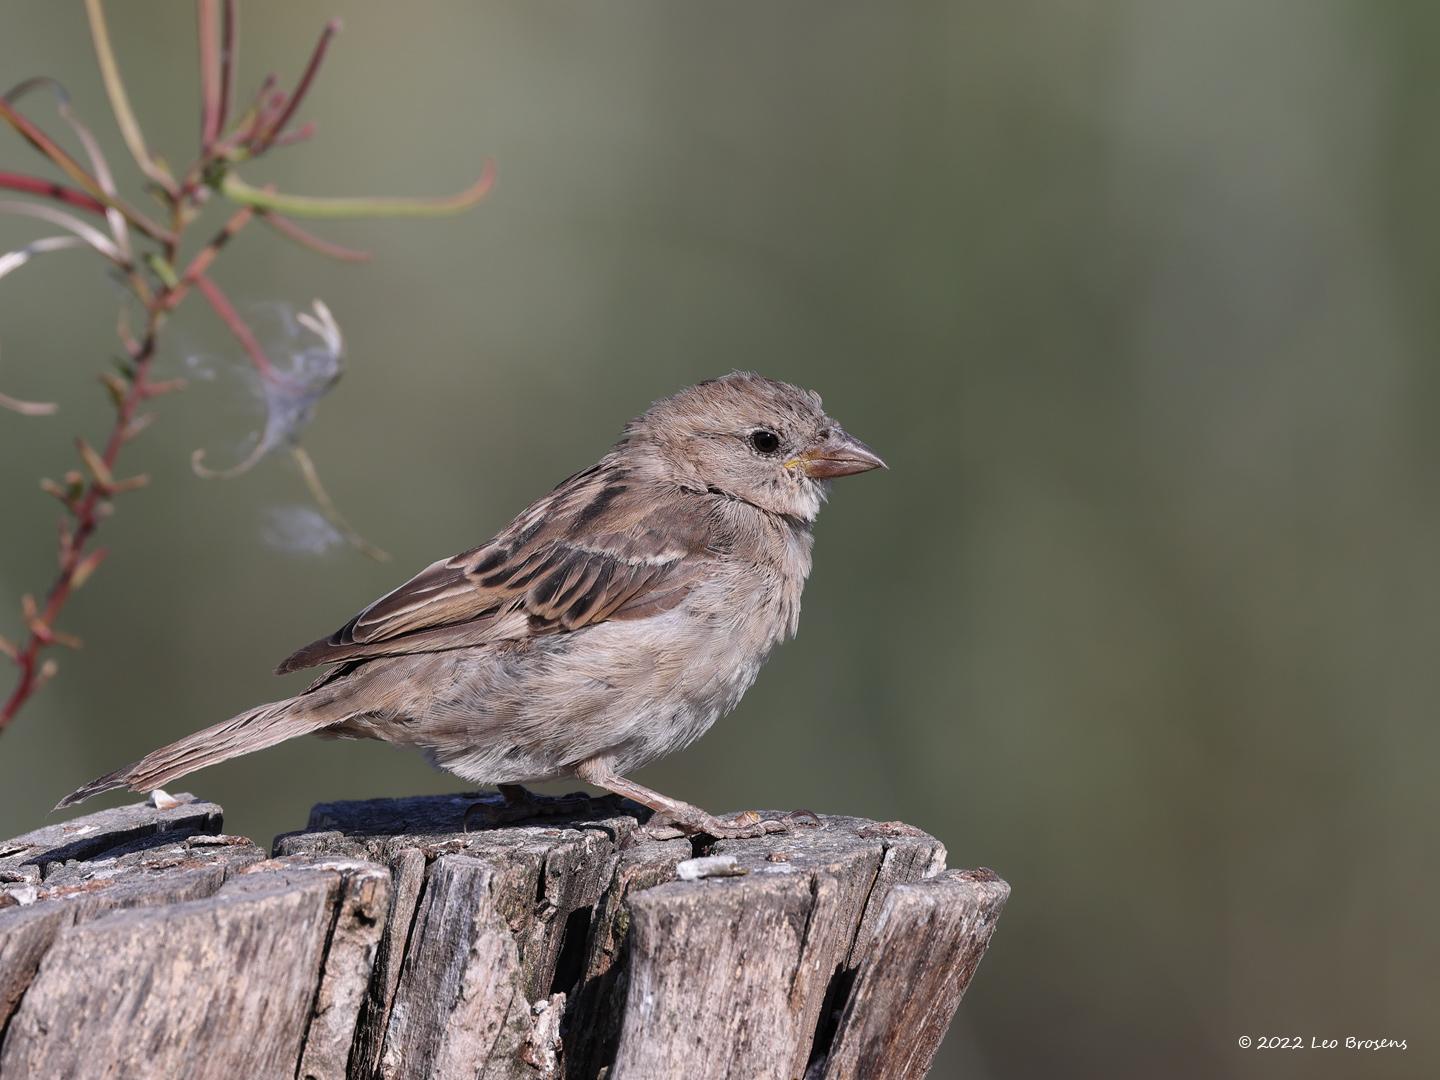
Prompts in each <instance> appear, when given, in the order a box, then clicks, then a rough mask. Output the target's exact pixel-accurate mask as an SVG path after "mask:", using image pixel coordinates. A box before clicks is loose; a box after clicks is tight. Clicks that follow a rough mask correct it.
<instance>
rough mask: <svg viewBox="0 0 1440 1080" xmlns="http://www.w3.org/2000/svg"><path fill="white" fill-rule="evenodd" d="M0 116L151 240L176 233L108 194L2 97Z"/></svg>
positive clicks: (166, 238) (162, 239)
mask: <svg viewBox="0 0 1440 1080" xmlns="http://www.w3.org/2000/svg"><path fill="white" fill-rule="evenodd" d="M0 118H3V119H4V120H5V121H6V122H7V123H9V124H10V126H11V127H13V128H14V129H15V130H16V131H18V132H19V133H20V134H21V136H23V137H24V139H25V141H26V142H28V143H29V144H30V145H31V146H33V147H34V148H35V149H36V150H38V151H40V153H42V154H44V155H45V156H46V157H47V158H49V159H50V160H51V161H52V162H54V163H55V165H56V166H57V167H58V168H59V169H60V171H61V172H63V173H64V174H65V175H66V176H68V177H70V179H71V180H74V181H75V183H77V184H79V185H80V186H81V187H82V188H84V189H85V191H86V192H87V193H88V194H89V195H90V196H91V197H92V198H94V199H95V200H97V201H98V202H100V203H103V204H104V205H105V206H110V207H113V208H114V209H116V210H119V211H120V213H122V214H124V215H125V220H126V221H128V222H129V223H130V224H131V225H133V226H134V227H135V228H137V229H139V230H140V231H141V232H142V233H144V234H145V235H146V236H148V237H150V238H151V239H152V240H155V241H158V242H159V243H162V244H168V243H171V242H173V241H174V239H175V234H174V233H173V232H171V231H170V230H168V229H165V228H162V227H161V226H159V225H157V224H156V223H155V222H153V221H151V220H150V219H149V218H147V217H146V216H145V215H144V214H142V213H140V211H138V210H136V209H135V208H134V207H132V206H129V205H127V204H126V203H124V202H122V201H121V200H119V199H114V198H111V197H110V196H109V195H106V194H105V190H104V189H103V188H102V187H101V186H100V182H99V181H98V180H96V179H95V178H94V177H93V176H91V175H90V174H89V173H88V172H87V171H86V170H85V167H84V166H83V165H81V164H80V163H79V162H78V161H76V160H75V159H74V158H73V157H71V156H70V155H69V154H68V153H66V152H65V150H64V148H62V147H61V146H60V145H59V144H58V143H57V142H56V141H55V140H54V139H52V138H50V136H49V135H46V134H45V132H44V131H42V130H41V129H40V128H39V127H37V126H36V125H35V124H34V123H33V122H32V121H30V120H29V119H28V118H27V117H26V116H25V115H24V114H23V113H21V112H20V111H18V110H17V109H16V108H15V107H14V106H12V105H11V104H10V103H9V102H7V101H5V99H4V98H0Z"/></svg>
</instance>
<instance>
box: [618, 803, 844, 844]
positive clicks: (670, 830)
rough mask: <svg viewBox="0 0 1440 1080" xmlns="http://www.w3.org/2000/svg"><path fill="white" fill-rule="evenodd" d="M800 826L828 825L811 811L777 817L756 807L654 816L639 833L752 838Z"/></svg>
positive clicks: (663, 836)
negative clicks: (766, 815)
mask: <svg viewBox="0 0 1440 1080" xmlns="http://www.w3.org/2000/svg"><path fill="white" fill-rule="evenodd" d="M797 825H805V826H808V827H810V828H821V829H823V828H824V827H825V823H824V822H822V821H821V820H820V815H819V814H816V813H814V812H813V811H810V810H792V811H791V812H790V813H788V814H786V815H784V816H783V817H778V818H762V817H761V816H760V815H759V814H758V813H757V812H756V811H754V810H746V811H744V812H743V813H740V814H734V815H731V816H730V817H716V816H715V815H714V814H706V813H698V814H694V815H691V814H683V815H682V814H669V813H657V814H654V815H653V816H651V818H650V820H649V821H648V822H646V824H645V826H644V827H643V828H642V829H640V830H638V832H639V833H641V834H642V835H644V836H645V837H646V838H648V839H651V840H674V839H675V838H676V837H680V836H708V837H710V838H712V839H714V840H750V839H753V838H755V837H757V836H770V835H774V834H776V833H787V832H789V831H790V830H791V829H793V828H795V827H796V826H797Z"/></svg>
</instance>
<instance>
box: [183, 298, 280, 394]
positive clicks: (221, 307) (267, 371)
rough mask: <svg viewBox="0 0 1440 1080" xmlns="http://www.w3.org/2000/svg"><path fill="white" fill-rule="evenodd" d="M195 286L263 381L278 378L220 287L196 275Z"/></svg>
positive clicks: (272, 366)
mask: <svg viewBox="0 0 1440 1080" xmlns="http://www.w3.org/2000/svg"><path fill="white" fill-rule="evenodd" d="M193 284H194V285H195V288H196V289H198V290H199V291H200V295H202V296H203V297H205V299H206V300H207V301H209V303H210V306H211V307H212V308H214V309H215V314H216V315H218V316H220V321H221V322H223V323H224V324H225V328H226V329H227V330H229V331H230V333H231V335H233V336H234V338H235V340H236V341H238V342H239V343H240V347H241V348H242V349H244V350H245V355H246V356H248V357H249V358H250V363H252V364H254V365H255V370H256V371H257V372H259V373H260V377H261V378H262V379H275V378H277V377H278V376H277V375H276V374H275V366H274V365H273V364H271V363H270V358H269V357H268V356H266V355H265V350H264V349H262V348H261V347H260V342H259V341H258V340H257V339H256V337H255V332H254V331H253V330H251V329H250V327H249V325H248V324H247V323H246V322H245V320H244V319H242V318H241V317H240V313H239V312H238V311H236V310H235V305H234V304H232V303H230V299H229V297H227V296H226V295H225V294H224V293H223V292H222V291H221V290H220V286H219V285H216V284H215V282H214V281H212V280H211V279H210V278H208V277H206V276H205V275H204V274H198V275H196V277H195V280H194V283H193Z"/></svg>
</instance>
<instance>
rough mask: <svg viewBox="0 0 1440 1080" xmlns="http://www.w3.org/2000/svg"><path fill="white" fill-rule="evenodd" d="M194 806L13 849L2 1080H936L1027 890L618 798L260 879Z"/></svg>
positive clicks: (820, 835) (344, 829)
mask: <svg viewBox="0 0 1440 1080" xmlns="http://www.w3.org/2000/svg"><path fill="white" fill-rule="evenodd" d="M182 800H183V801H182V803H181V804H180V805H179V806H177V807H175V808H173V809H172V810H168V811H158V810H155V809H153V808H150V807H148V806H132V807H122V808H120V809H118V810H109V811H103V812H101V813H99V814H92V815H88V816H87V817H83V818H79V819H76V820H74V821H71V822H65V823H62V824H60V825H56V826H50V827H47V828H46V829H43V830H37V832H35V833H31V834H27V835H26V836H24V837H21V838H17V840H14V841H9V842H5V843H0V1080H11V1078H12V1077H22V1076H23V1077H28V1076H37V1075H57V1076H66V1075H77V1076H78V1075H84V1076H92V1075H94V1076H125V1077H132V1076H133V1077H152V1076H153V1077H173V1076H180V1075H183V1076H187V1077H191V1076H195V1077H202V1078H203V1077H208V1076H216V1077H220V1076H226V1077H229V1076H285V1077H297V1078H314V1080H332V1078H336V1080H338V1078H340V1077H348V1078H353V1080H361V1078H364V1080H371V1078H375V1077H385V1078H397V1080H398V1078H405V1077H439V1078H442V1080H443V1078H448V1077H466V1078H472V1077H483V1078H487V1080H520V1078H523V1080H562V1078H568V1080H598V1078H600V1077H608V1078H609V1080H621V1078H627V1077H628V1078H632V1080H633V1078H642V1080H648V1078H651V1077H664V1076H685V1077H687V1078H690V1077H695V1078H699V1080H704V1078H709V1077H716V1078H720V1077H747V1078H748V1077H760V1078H765V1077H776V1078H781V1077H800V1076H802V1075H803V1076H805V1077H806V1078H807V1080H823V1078H826V1077H832V1076H833V1077H871V1076H876V1077H890V1076H896V1077H898V1076H906V1077H909V1076H920V1075H923V1074H924V1072H925V1070H926V1069H927V1068H928V1067H929V1064H930V1062H931V1061H932V1060H933V1057H934V1053H935V1049H936V1047H938V1045H939V1041H940V1039H941V1038H942V1037H943V1034H944V1031H945V1029H946V1027H947V1026H948V1024H949V1021H950V1018H951V1015H952V1014H953V1013H954V1011H955V1008H956V1006H957V1005H958V1004H959V1001H960V998H961V995H963V993H964V991H965V987H966V986H967V985H968V984H969V982H970V979H971V978H972V977H973V975H974V972H975V967H976V965H977V964H978V963H979V959H980V957H981V956H982V955H983V953H984V951H985V948H986V946H987V945H988V943H989V940H990V935H991V933H992V932H993V930H994V926H995V920H996V919H997V918H998V916H999V913H1000V910H1001V908H1002V907H1003V904H1004V900H1005V896H1006V895H1008V887H1007V886H1005V884H1004V883H1003V882H1001V881H1000V880H999V879H998V878H996V877H995V876H994V875H993V874H990V873H989V872H988V871H963V872H960V871H948V872H947V871H945V870H944V865H945V849H944V847H943V846H942V845H941V844H940V843H939V842H938V841H937V840H935V839H934V838H933V837H931V836H928V835H927V834H925V833H924V832H922V831H920V830H918V829H915V828H914V827H912V826H909V825H905V824H903V823H899V822H879V823H877V822H870V821H865V820H862V819H857V818H847V817H832V816H827V817H825V818H823V819H822V821H823V825H824V827H823V828H819V829H816V828H800V829H797V830H795V831H793V832H791V833H789V834H786V835H780V836H766V837H762V838H759V839H755V840H733V841H723V842H714V843H709V844H699V843H692V842H691V841H689V840H683V839H676V840H664V841H657V840H650V839H645V838H644V837H643V835H642V834H638V833H637V832H636V830H637V828H638V819H641V818H643V811H640V810H639V809H638V808H636V807H634V806H633V805H631V804H628V803H625V802H624V801H623V800H618V799H615V798H613V797H606V798H601V799H593V800H589V801H586V800H584V799H583V798H581V799H579V800H578V801H577V800H569V801H567V802H565V803H564V804H559V803H557V804H554V806H556V807H559V808H561V809H563V810H564V813H563V814H561V815H560V816H557V817H548V818H541V819H535V820H532V821H526V822H521V823H518V824H514V825H503V826H500V825H497V826H493V827H489V828H484V829H479V830H476V831H469V832H467V831H465V829H464V827H463V822H464V818H465V811H466V810H467V809H468V808H469V807H470V806H471V805H472V804H473V803H474V802H475V800H476V796H474V795H454V796H427V797H418V798H410V799H375V800H367V801H363V802H354V803H327V804H320V805H318V806H316V807H315V809H314V810H313V811H312V812H311V816H310V821H309V823H308V826H307V828H306V829H305V830H303V831H300V832H296V833H289V834H286V835H284V836H281V837H278V838H277V839H276V842H275V845H274V857H273V858H268V859H267V858H266V857H265V853H264V852H262V851H261V850H260V849H259V848H257V847H255V845H253V844H251V843H250V842H249V841H246V840H244V839H243V838H240V837H227V836H223V835H220V832H219V830H220V826H221V817H220V810H219V807H216V806H213V805H212V804H207V803H201V802H199V801H198V800H195V799H193V797H190V796H183V797H182ZM696 856H705V858H699V859H697V858H695V857H696ZM682 863H683V864H684V866H683V870H684V874H683V875H680V874H679V871H678V870H677V867H681V864H682ZM682 876H683V880H680V879H679V878H680V877H682Z"/></svg>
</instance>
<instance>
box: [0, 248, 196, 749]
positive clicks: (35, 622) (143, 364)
mask: <svg viewBox="0 0 1440 1080" xmlns="http://www.w3.org/2000/svg"><path fill="white" fill-rule="evenodd" d="M171 254H172V255H173V250H172V252H171ZM165 315H166V312H165V310H164V308H163V307H161V306H160V305H159V304H154V305H151V310H150V313H149V316H148V318H147V321H146V327H145V334H144V337H142V338H141V340H140V344H139V349H138V350H137V351H136V353H135V355H134V356H133V357H132V360H133V362H134V376H133V378H132V379H131V380H130V385H129V388H128V390H127V391H126V393H125V396H124V397H123V398H122V399H121V400H120V402H119V403H118V405H117V406H116V409H115V424H114V426H113V427H112V428H111V430H110V437H109V438H108V439H107V440H106V442H105V449H104V451H103V452H102V453H101V455H100V459H101V461H103V462H104V466H105V469H106V470H107V471H109V472H111V473H113V472H114V470H115V464H116V462H117V461H118V459H119V457H120V451H121V449H122V448H123V447H124V445H125V443H126V442H128V441H129V439H130V438H131V434H132V432H131V425H132V424H133V423H134V422H135V420H136V410H137V409H138V408H139V406H140V403H141V402H143V401H144V400H145V399H146V398H147V397H149V396H150V393H149V390H150V388H149V383H148V378H149V374H150V365H151V362H152V361H153V360H154V359H155V352H156V345H157V341H158V337H159V332H160V326H161V324H162V323H163V322H164V320H165ZM111 494H113V492H112V491H111V490H110V489H109V487H108V486H107V485H106V484H105V483H104V482H103V481H102V480H101V479H100V478H99V477H95V476H92V477H91V478H90V482H89V485H88V486H87V487H86V489H85V493H84V495H82V496H81V497H80V499H79V501H78V502H77V503H75V507H74V517H75V524H74V531H73V532H72V533H71V536H70V542H69V543H68V544H66V545H65V550H64V552H63V553H62V555H61V559H60V572H59V573H58V574H57V575H56V576H55V580H54V582H52V583H51V585H50V590H49V591H48V592H47V593H46V594H45V605H44V607H43V608H41V609H40V610H39V611H38V612H37V613H36V615H35V617H34V618H32V619H30V620H29V626H28V627H27V628H26V637H25V639H24V641H23V642H22V644H21V645H20V647H19V649H18V652H17V654H16V656H15V665H16V666H17V667H18V668H19V669H20V677H19V679H18V680H17V681H16V683H15V688H14V690H12V691H11V692H10V696H9V697H8V698H7V699H6V701H5V704H4V706H3V707H0V731H4V730H5V728H6V727H8V726H9V724H10V721H12V720H13V719H15V715H16V713H18V712H19V711H20V709H21V708H22V707H23V706H24V704H25V703H26V702H27V701H29V700H30V697H31V695H32V694H34V693H35V691H36V690H38V689H39V683H40V681H41V672H42V670H43V669H42V666H41V664H40V654H41V652H42V651H43V650H44V649H45V648H46V647H47V646H49V645H51V644H54V643H55V630H54V626H55V620H56V619H57V618H59V616H60V612H61V610H62V609H63V608H64V607H65V603H66V601H67V600H69V599H70V596H71V595H72V593H73V592H74V590H75V587H76V572H77V571H78V570H79V569H80V567H81V566H82V565H83V564H84V563H85V562H86V560H87V559H89V558H91V557H93V555H94V553H93V552H89V551H87V550H86V544H87V543H88V542H89V540H90V538H91V537H92V536H93V535H94V533H95V530H96V529H97V528H99V526H100V522H101V520H102V519H103V518H104V516H105V515H106V514H107V513H108V510H107V509H104V508H105V507H107V506H108V504H109V499H110V496H111Z"/></svg>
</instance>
